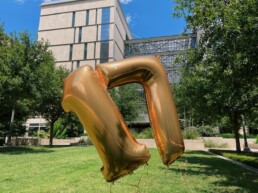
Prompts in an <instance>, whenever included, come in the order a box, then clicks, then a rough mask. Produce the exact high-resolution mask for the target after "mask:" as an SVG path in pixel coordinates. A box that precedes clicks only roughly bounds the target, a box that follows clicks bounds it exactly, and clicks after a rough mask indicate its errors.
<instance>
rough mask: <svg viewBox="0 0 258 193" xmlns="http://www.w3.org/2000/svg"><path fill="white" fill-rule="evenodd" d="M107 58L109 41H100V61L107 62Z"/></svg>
mask: <svg viewBox="0 0 258 193" xmlns="http://www.w3.org/2000/svg"><path fill="white" fill-rule="evenodd" d="M108 58H109V42H108V41H102V42H100V63H105V62H108Z"/></svg>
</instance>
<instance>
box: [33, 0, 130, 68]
mask: <svg viewBox="0 0 258 193" xmlns="http://www.w3.org/2000/svg"><path fill="white" fill-rule="evenodd" d="M42 39H43V40H45V41H48V42H49V44H50V49H51V50H52V51H53V54H54V56H55V59H56V65H57V66H65V67H66V68H68V69H71V70H74V69H76V68H77V67H79V66H81V65H84V64H88V65H91V66H93V67H95V66H96V65H98V64H100V63H104V62H108V61H114V60H120V59H123V58H124V41H125V40H128V39H131V33H130V30H129V27H128V24H127V22H126V19H125V16H124V14H123V11H122V9H121V5H120V2H119V1H118V0H62V1H56V2H55V1H54V2H49V3H43V4H42V5H41V14H40V24H39V31H38V40H42Z"/></svg>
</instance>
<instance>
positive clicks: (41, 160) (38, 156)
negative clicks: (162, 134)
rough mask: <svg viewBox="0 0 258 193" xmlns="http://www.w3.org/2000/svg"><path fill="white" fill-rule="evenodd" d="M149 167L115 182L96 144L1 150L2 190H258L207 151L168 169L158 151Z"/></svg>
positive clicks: (256, 179) (251, 177)
mask: <svg viewBox="0 0 258 193" xmlns="http://www.w3.org/2000/svg"><path fill="white" fill-rule="evenodd" d="M149 150H150V153H151V155H152V157H151V159H150V161H149V165H148V166H147V165H146V166H142V167H140V168H139V169H138V170H136V171H135V172H134V173H133V174H131V175H127V176H125V177H123V178H121V179H119V180H117V181H116V182H115V183H114V184H110V183H107V182H106V181H105V179H104V177H103V176H102V174H101V172H100V168H101V166H102V165H101V161H100V158H99V156H98V154H97V152H96V150H95V148H94V147H68V148H52V149H48V148H31V149H14V150H13V151H10V150H8V151H3V149H0V192H3V193H5V192H15V193H16V192H19V193H22V192H28V193H37V192H53V193H54V192H55V193H56V192H78V193H84V192H85V193H86V192H87V193H91V192H98V193H99V192H101V193H105V192H110V191H111V192H117V193H118V192H119V193H121V192H125V193H128V192H132V193H133V192H148V193H149V192H151V193H157V192H158V193H159V192H164V193H170V192H178V193H182V192H185V193H190V192H212V193H213V192H256V191H257V187H258V176H257V175H255V174H253V173H251V172H249V171H247V170H244V169H242V168H240V167H238V166H236V165H233V164H231V163H229V162H227V161H225V160H221V159H219V158H217V157H215V156H213V155H209V154H206V153H205V152H202V151H190V152H187V153H186V154H184V155H183V156H182V157H181V158H180V159H179V160H177V161H176V162H175V163H174V164H172V165H171V167H170V169H169V170H167V169H166V167H165V166H163V164H162V162H161V159H160V157H159V154H158V151H157V150H156V149H149Z"/></svg>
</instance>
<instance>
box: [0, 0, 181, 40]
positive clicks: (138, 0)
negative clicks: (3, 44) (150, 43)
mask: <svg viewBox="0 0 258 193" xmlns="http://www.w3.org/2000/svg"><path fill="white" fill-rule="evenodd" d="M43 1H53V0H0V23H4V28H5V31H6V32H7V33H10V32H14V31H16V32H20V31H24V30H27V31H29V33H30V34H31V35H32V36H33V37H36V36H37V30H38V25H39V15H40V4H41V3H42V2H43ZM120 2H121V4H122V8H123V10H124V13H125V16H126V18H127V20H128V22H129V26H130V29H131V32H132V34H133V36H134V37H137V38H147V37H156V36H166V35H175V34H179V33H181V32H182V31H183V29H184V26H185V23H184V21H183V20H182V19H175V18H173V17H172V16H171V15H172V7H173V1H172V0H120Z"/></svg>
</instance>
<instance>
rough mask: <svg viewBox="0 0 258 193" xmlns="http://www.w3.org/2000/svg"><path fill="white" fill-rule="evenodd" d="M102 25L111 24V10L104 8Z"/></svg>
mask: <svg viewBox="0 0 258 193" xmlns="http://www.w3.org/2000/svg"><path fill="white" fill-rule="evenodd" d="M101 23H102V24H104V23H110V8H109V7H108V8H103V9H102V22H101Z"/></svg>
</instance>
